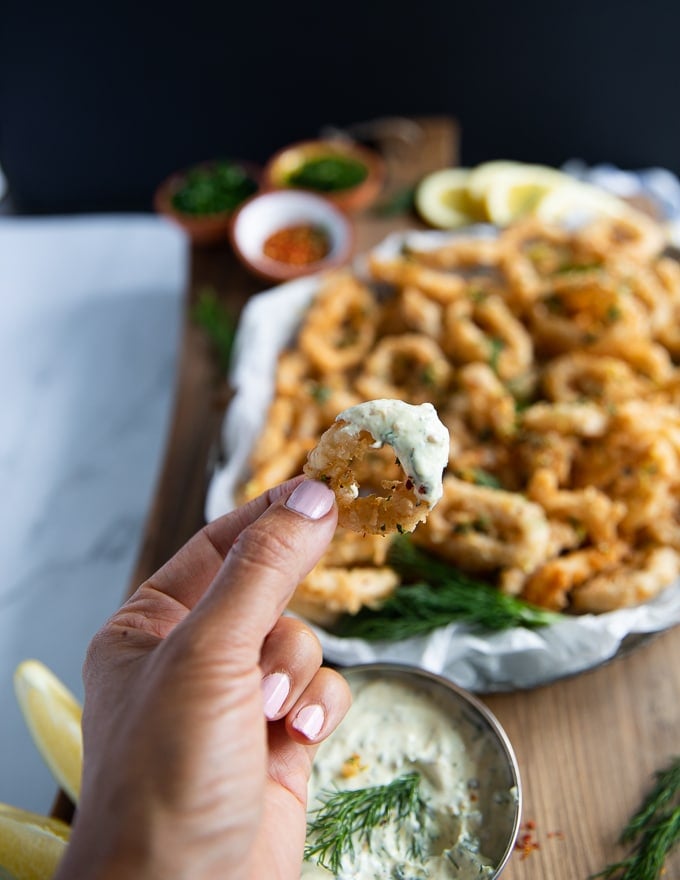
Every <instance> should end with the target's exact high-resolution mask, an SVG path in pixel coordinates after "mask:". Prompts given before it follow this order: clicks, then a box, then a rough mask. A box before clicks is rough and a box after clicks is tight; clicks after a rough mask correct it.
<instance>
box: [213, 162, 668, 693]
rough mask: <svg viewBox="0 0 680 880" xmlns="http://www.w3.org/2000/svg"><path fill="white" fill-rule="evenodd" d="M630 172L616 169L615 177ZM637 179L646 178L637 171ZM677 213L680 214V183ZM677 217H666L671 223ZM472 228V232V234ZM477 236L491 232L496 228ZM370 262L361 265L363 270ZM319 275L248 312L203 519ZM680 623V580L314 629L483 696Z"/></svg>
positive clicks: (268, 296)
mask: <svg viewBox="0 0 680 880" xmlns="http://www.w3.org/2000/svg"><path fill="white" fill-rule="evenodd" d="M620 174H629V172H616V180H617V181H618V183H619V184H620V182H621V179H620V177H619V176H618V175H620ZM630 176H631V177H634V178H635V179H634V180H631V181H630V184H631V186H632V185H633V184H635V185H636V186H639V185H641V184H640V183H639V179H638V177H636V176H635V175H630ZM673 179H674V180H675V178H673ZM678 194H679V196H678V200H679V203H678V206H677V212H678V214H679V215H680V187H679V188H678ZM670 220H673V215H672V214H669V221H670ZM469 231H470V230H466V234H469ZM475 234H477V235H481V236H487V235H493V234H494V230H493V228H492V227H484V226H481V227H477V228H476V229H475ZM450 236H451V233H442V232H412V233H395V234H394V235H392V236H389V237H388V238H387V239H386V240H385V241H384V242H383V243H382V244H381V245H379V248H378V251H379V252H380V253H381V254H383V255H385V256H388V255H390V254H393V253H397V252H398V251H399V250H400V249H401V247H402V245H403V244H404V242H405V241H409V242H410V243H412V244H415V243H416V241H417V244H418V246H419V247H423V246H427V245H428V244H429V245H431V246H432V247H435V246H437V245H439V244H441V243H442V242H443V241H444V240H446V239H447V238H450ZM363 265H364V261H363V259H362V258H359V259H358V260H357V262H356V268H357V271H359V272H361V271H362V268H363ZM321 281H322V276H314V277H311V278H303V279H300V280H299V281H294V282H291V283H288V284H284V285H281V286H280V287H277V288H274V289H273V290H269V291H266V292H265V293H262V294H259V295H258V296H256V297H254V298H253V299H252V300H250V302H249V303H248V304H247V306H246V308H245V309H244V311H243V313H242V316H241V321H240V324H239V329H238V333H237V338H236V342H235V353H234V365H233V370H232V385H233V388H234V392H235V394H234V398H233V401H232V404H231V406H230V408H229V411H228V413H227V416H226V418H225V421H224V425H223V436H222V441H223V450H224V454H225V461H226V464H225V465H224V466H223V467H220V468H218V469H217V470H216V471H215V473H214V475H213V478H212V480H211V483H210V486H209V491H208V495H207V499H206V518H207V519H208V520H212V519H214V518H216V517H217V516H220V515H221V514H223V513H225V512H226V511H228V510H230V509H232V508H233V507H234V506H235V501H234V489H235V487H236V486H238V484H239V483H240V482H241V481H242V480H243V478H244V476H245V475H246V468H247V461H248V457H249V455H250V450H251V449H252V446H253V443H254V442H255V439H256V438H257V436H258V435H259V433H260V430H261V428H262V426H263V423H264V419H265V417H266V413H267V409H268V407H269V403H270V401H271V398H272V394H273V390H274V374H275V369H276V362H277V357H278V354H279V352H280V351H281V350H282V349H283V348H285V347H286V346H287V345H288V344H289V343H290V342H291V341H292V339H293V338H294V336H295V332H296V329H297V327H298V325H299V323H300V319H301V316H302V314H303V312H304V311H305V309H306V307H307V305H308V303H309V302H310V300H311V299H312V297H313V296H314V294H315V292H316V291H317V290H318V289H319V286H320V284H321ZM677 623H680V581H679V582H677V583H675V584H673V585H672V586H670V587H669V588H668V589H666V590H664V591H663V593H662V594H661V595H659V596H658V597H657V598H656V599H654V600H653V601H651V602H649V603H647V604H645V605H643V606H640V607H637V608H630V609H623V610H621V611H614V612H610V613H608V614H600V615H583V616H579V617H566V616H565V617H564V618H563V619H562V620H560V621H559V622H558V623H556V624H553V625H551V626H547V627H542V628H540V629H536V630H528V629H524V628H521V627H518V628H515V629H513V630H510V631H506V632H500V633H480V632H478V631H475V630H473V629H471V628H470V627H469V626H467V625H465V624H460V623H452V624H450V625H449V626H446V627H442V628H440V629H438V630H435V631H434V632H433V633H431V634H430V635H428V636H423V637H419V638H414V639H407V640H404V641H400V642H371V643H369V642H366V641H364V640H362V639H345V638H339V637H337V636H334V635H332V634H330V633H328V632H326V631H325V630H323V629H321V628H319V627H316V626H313V627H312V628H313V629H314V631H315V632H316V634H317V635H318V637H319V639H320V640H321V644H322V646H323V649H324V655H325V658H326V660H327V661H330V662H332V663H338V664H343V665H345V664H354V663H367V662H374V661H396V662H400V663H410V664H413V665H415V666H419V667H422V668H424V669H427V670H429V671H431V672H435V673H438V674H441V675H444V676H446V677H447V678H449V679H451V680H452V681H454V682H455V683H456V684H458V685H460V686H461V687H464V688H467V689H468V690H472V691H476V692H478V693H489V692H493V691H509V690H516V689H521V688H530V687H536V686H538V685H541V684H546V683H548V682H550V681H554V680H556V679H558V678H561V677H564V676H567V675H573V674H575V673H578V672H581V671H583V670H586V669H590V668H592V667H594V666H597V665H599V664H601V663H604V662H605V661H607V660H609V659H610V658H612V657H614V656H615V655H616V654H617V653H618V652H619V651H621V650H622V649H623V648H624V647H625V646H627V645H630V644H633V643H635V642H636V641H637V640H638V639H641V638H643V637H644V634H649V633H654V632H659V631H661V630H664V629H667V628H669V627H671V626H674V625H676V624H677Z"/></svg>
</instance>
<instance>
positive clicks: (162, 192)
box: [153, 160, 262, 246]
mask: <svg viewBox="0 0 680 880" xmlns="http://www.w3.org/2000/svg"><path fill="white" fill-rule="evenodd" d="M218 164H219V160H213V161H210V162H200V163H198V164H197V165H192V166H191V167H190V168H185V169H183V170H182V171H176V172H175V173H174V174H171V175H170V177H168V178H166V180H164V181H163V183H162V184H161V185H160V186H159V187H158V189H157V190H156V192H155V194H154V199H153V206H154V210H155V211H156V212H157V213H159V214H163V215H164V216H165V217H168V218H169V219H170V220H172V221H173V222H174V223H177V224H178V225H179V226H181V227H182V228H183V229H184V231H185V232H186V233H187V235H188V236H189V238H190V239H191V241H192V243H193V244H195V245H199V246H201V245H210V244H216V243H217V242H219V241H226V238H227V234H228V231H229V224H230V222H231V218H232V215H233V213H234V211H235V210H236V208H237V207H238V205H235V206H234V207H231V208H229V209H226V210H223V211H213V212H209V213H198V212H196V213H194V212H188V211H183V210H181V209H180V208H179V207H177V205H176V204H175V198H176V196H177V195H178V193H180V192H181V191H182V188H183V187H184V186H185V185H186V183H187V179H188V177H189V175H190V174H191V173H192V172H198V173H203V172H207V173H210V172H212V171H213V170H214V169H215V168H216V167H217V165H218ZM227 164H229V165H234V166H236V167H238V168H240V169H241V170H242V171H243V172H245V175H246V177H247V179H248V181H249V186H248V187H247V190H248V191H247V192H245V193H244V195H243V198H242V199H241V201H240V202H239V204H241V203H242V202H243V201H245V200H246V199H247V198H249V197H250V196H252V195H253V193H255V192H257V191H258V189H259V188H260V177H261V175H262V169H261V168H259V167H258V166H256V165H253V164H252V163H250V162H242V161H240V160H229V161H228V163H227Z"/></svg>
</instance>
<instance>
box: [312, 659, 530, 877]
mask: <svg viewBox="0 0 680 880" xmlns="http://www.w3.org/2000/svg"><path fill="white" fill-rule="evenodd" d="M343 675H345V676H346V678H347V680H348V682H349V684H350V686H351V688H352V693H353V697H354V702H353V705H352V708H351V709H350V711H349V713H348V715H347V717H346V718H345V720H344V721H343V723H342V724H341V725H340V727H339V728H338V730H336V732H335V733H334V734H333V735H332V736H331V737H330V738H329V739H328V740H327V741H326V742H325V743H324V744H323V745H322V746H321V747H320V749H319V752H318V754H317V757H316V760H315V764H314V768H313V771H312V777H311V779H310V786H309V805H308V820H309V825H308V839H307V846H308V852H307V855H308V857H309V858H308V860H307V861H305V862H304V863H303V868H302V878H303V880H312V878H318V880H321V878H325V880H329V878H332V877H336V878H338V880H479V878H495V877H498V876H499V875H500V872H501V870H502V869H503V867H504V866H505V864H506V862H507V860H508V858H509V856H510V853H511V852H512V849H513V847H514V844H515V840H516V837H517V832H518V829H519V823H520V813H521V797H520V780H519V771H518V768H517V761H516V759H515V756H514V753H513V750H512V747H511V745H510V743H509V741H508V739H507V737H506V735H505V733H504V732H503V730H502V728H501V727H500V725H499V724H498V722H497V721H496V719H495V717H494V716H493V715H492V714H491V712H489V710H488V709H487V708H486V707H485V706H484V705H483V704H482V703H481V702H479V701H478V700H477V699H476V698H474V697H472V696H471V695H470V694H468V693H467V692H465V691H463V690H461V689H460V688H458V687H456V686H455V685H453V684H451V683H450V682H448V681H447V680H446V679H443V678H441V677H439V676H436V675H433V674H431V673H428V672H424V671H422V670H419V669H415V668H413V667H406V666H398V665H395V664H371V665H366V666H357V667H352V668H350V669H345V670H343ZM414 774H415V776H416V777H417V780H416V783H415V784H416V785H417V791H418V795H417V800H416V801H413V802H412V804H411V806H410V807H409V808H408V809H404V810H403V812H402V814H401V818H398V817H397V815H395V814H392V815H389V816H388V817H387V818H383V820H382V821H381V822H379V823H378V824H375V825H373V826H372V827H371V825H372V823H370V822H365V821H364V820H363V819H360V821H359V823H358V824H359V826H360V827H365V828H366V826H368V827H367V828H366V830H368V831H369V833H368V834H365V833H362V832H361V831H359V832H355V833H354V834H352V835H351V838H350V839H351V843H350V845H346V844H345V845H344V846H343V850H342V857H341V858H340V859H339V866H338V867H337V869H336V871H335V873H334V872H333V871H331V870H327V869H326V868H325V867H323V865H324V864H325V865H328V864H329V853H330V851H328V850H327V851H326V852H325V853H322V854H321V855H320V857H319V855H318V854H317V855H313V854H311V853H312V851H313V849H314V843H315V841H316V842H317V843H318V841H319V839H320V838H319V835H318V833H315V832H314V825H315V823H316V824H317V826H318V825H321V826H322V829H323V832H324V833H327V832H328V831H329V829H331V828H332V827H333V825H332V822H331V820H330V819H327V818H326V817H327V812H325V811H326V810H327V804H328V803H329V797H333V796H337V795H338V792H349V791H357V792H359V790H362V792H361V793H360V794H359V798H358V804H359V805H358V806H356V805H354V804H353V805H352V807H351V808H352V809H355V808H356V809H357V810H360V809H361V808H362V807H363V806H365V805H366V804H367V803H368V800H369V798H371V797H384V796H385V795H384V793H385V792H386V786H390V785H392V787H393V786H394V785H395V784H399V783H395V780H404V779H405V778H406V777H407V776H408V777H409V778H412V777H413V775H414ZM364 792H365V793H364ZM345 799H346V798H345ZM332 821H337V820H332ZM319 863H321V864H319Z"/></svg>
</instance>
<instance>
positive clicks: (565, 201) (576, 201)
mask: <svg viewBox="0 0 680 880" xmlns="http://www.w3.org/2000/svg"><path fill="white" fill-rule="evenodd" d="M536 216H537V217H538V218H539V219H540V220H544V221H546V222H547V223H554V222H557V221H571V220H573V221H574V222H585V221H588V220H593V219H596V218H597V217H602V216H605V217H611V218H620V219H626V218H629V217H631V216H633V217H635V216H639V211H636V210H635V209H634V208H632V207H631V206H630V205H628V204H627V203H626V202H624V201H623V199H619V198H617V196H615V195H613V194H612V193H609V192H606V190H603V189H600V188H599V187H597V186H593V185H592V184H589V183H582V182H580V181H578V180H573V179H571V178H570V179H569V182H568V184H566V185H565V186H562V187H560V188H558V189H555V190H554V191H553V192H551V193H549V194H547V195H546V196H545V198H543V199H542V200H541V203H540V204H539V205H537V206H536Z"/></svg>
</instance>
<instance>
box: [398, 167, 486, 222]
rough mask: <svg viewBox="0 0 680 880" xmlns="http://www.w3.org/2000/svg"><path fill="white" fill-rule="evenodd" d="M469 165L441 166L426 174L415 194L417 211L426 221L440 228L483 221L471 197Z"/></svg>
mask: <svg viewBox="0 0 680 880" xmlns="http://www.w3.org/2000/svg"><path fill="white" fill-rule="evenodd" d="M469 178H470V171H469V169H467V168H442V170H441V171H433V172H432V174H428V175H426V176H425V177H424V178H423V179H422V180H421V181H420V183H419V185H418V188H417V189H416V194H415V205H416V210H417V211H418V213H419V214H420V216H421V217H422V218H423V220H424V221H425V222H426V223H429V224H430V226H436V227H437V228H438V229H455V228H457V227H459V226H466V225H468V224H469V223H475V222H476V221H478V220H481V219H482V217H481V215H480V213H479V209H478V206H477V205H476V204H475V203H474V201H473V200H472V199H471V198H470V193H469V190H468V186H467V184H468V180H469Z"/></svg>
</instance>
